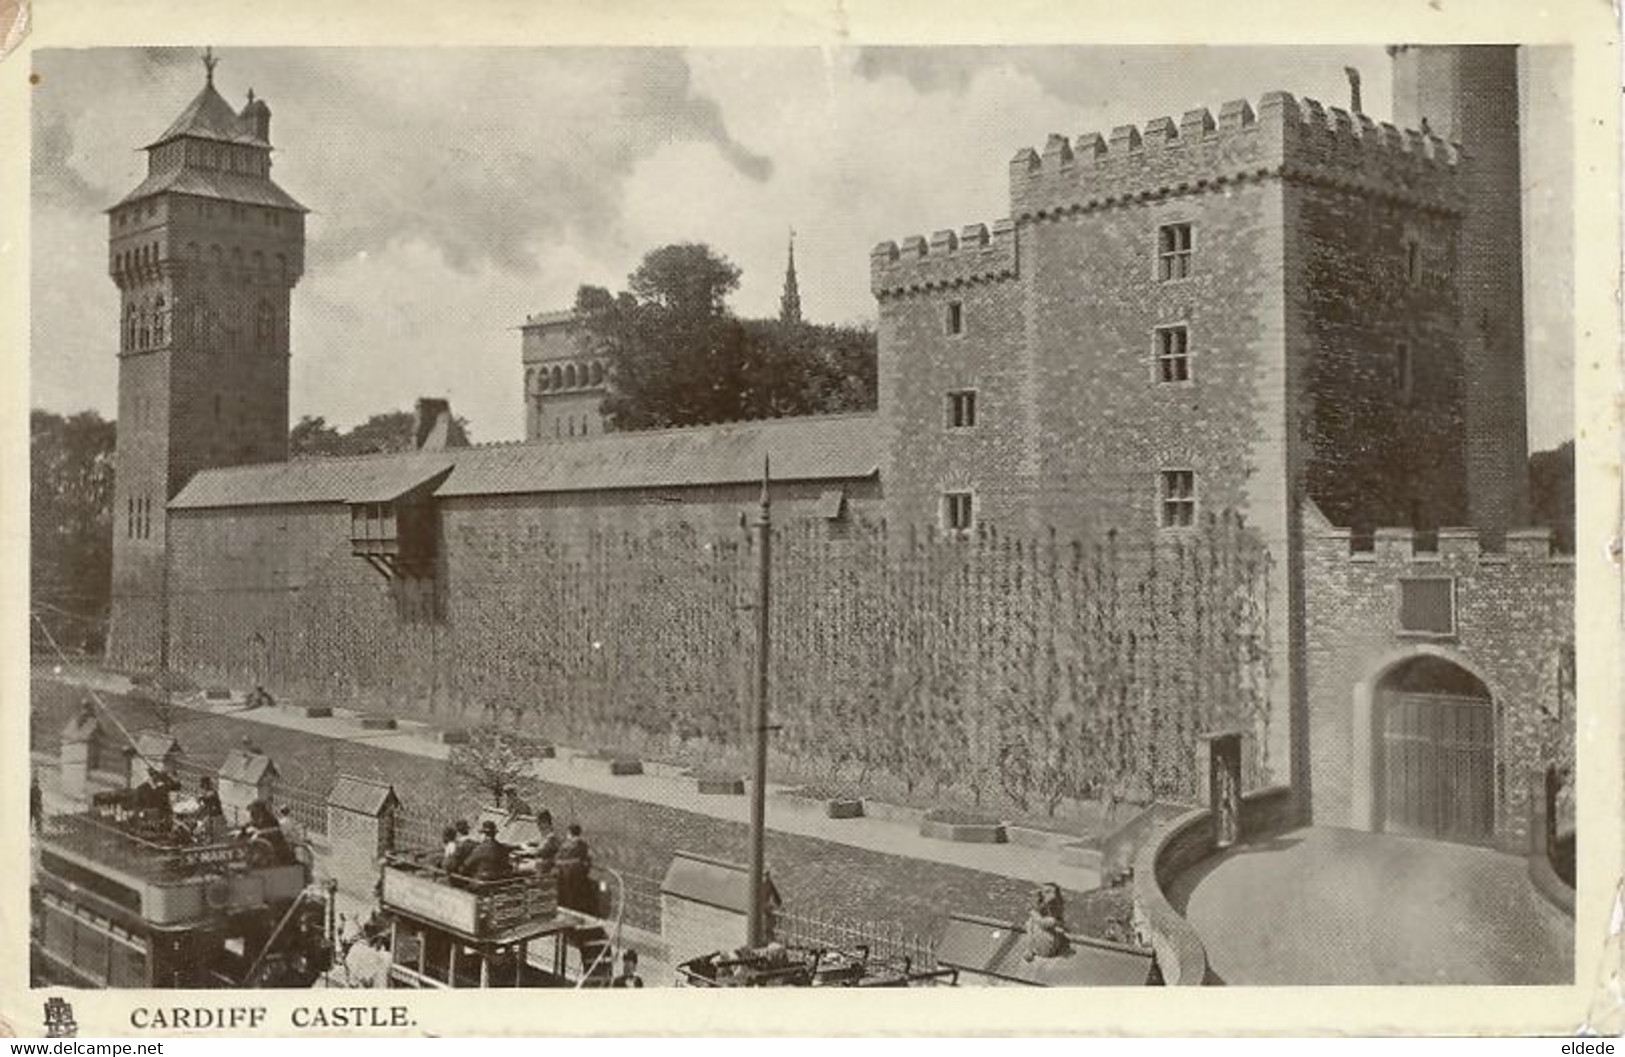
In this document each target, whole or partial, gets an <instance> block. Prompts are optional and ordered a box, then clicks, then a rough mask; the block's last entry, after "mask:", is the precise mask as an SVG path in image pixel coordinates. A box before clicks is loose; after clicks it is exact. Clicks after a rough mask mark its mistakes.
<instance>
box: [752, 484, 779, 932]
mask: <svg viewBox="0 0 1625 1057" xmlns="http://www.w3.org/2000/svg"><path fill="white" fill-rule="evenodd" d="M771 476H772V467H771V463H770V461H769V459H768V457H767V456H765V455H764V456H763V457H762V502H761V507H760V508H759V510H758V512H757V515H756V714H755V722H754V723H753V724H752V726H753V727H754V730H755V735H756V739H755V754H754V756H753V758H752V763H753V765H754V774H753V781H752V782H751V787H750V922H749V931H748V933H747V938H748V941H749V945H750V946H751V947H761V946H763V945H764V944H766V943H767V939H768V937H767V935H766V932H767V908H766V906H765V905H764V903H765V900H764V893H763V891H762V889H763V887H764V885H763V880H764V874H765V873H766V848H765V843H766V837H767V729H768V728H767V717H768V702H767V672H768V636H769V614H768V600H769V598H770V597H771V595H772V575H773V571H772V556H771V549H772V546H773V510H772V501H771V500H770V499H769V498H768V481H769V480H770V479H771Z"/></svg>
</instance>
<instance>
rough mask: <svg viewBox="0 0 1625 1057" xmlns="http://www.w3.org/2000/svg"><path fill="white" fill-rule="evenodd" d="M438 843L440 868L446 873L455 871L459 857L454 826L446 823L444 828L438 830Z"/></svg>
mask: <svg viewBox="0 0 1625 1057" xmlns="http://www.w3.org/2000/svg"><path fill="white" fill-rule="evenodd" d="M440 845H441V848H440V868H441V869H442V870H444V871H446V872H447V873H456V872H457V863H458V859H459V858H460V856H459V854H458V845H457V827H456V826H454V825H451V824H449V823H448V824H447V826H446V828H445V829H443V830H441V831H440Z"/></svg>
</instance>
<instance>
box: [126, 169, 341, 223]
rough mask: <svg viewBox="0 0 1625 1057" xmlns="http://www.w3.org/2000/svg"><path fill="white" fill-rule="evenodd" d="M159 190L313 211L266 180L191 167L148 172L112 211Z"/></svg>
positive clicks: (255, 204) (299, 210)
mask: <svg viewBox="0 0 1625 1057" xmlns="http://www.w3.org/2000/svg"><path fill="white" fill-rule="evenodd" d="M160 191H173V192H174V193H176V194H183V195H196V196H198V197H199V198H215V199H220V200H222V201H226V202H242V203H244V204H246V205H251V206H266V207H269V208H272V209H292V210H296V211H297V212H300V213H308V212H310V210H308V209H306V208H305V207H304V206H302V205H300V204H299V203H298V201H297V200H295V199H294V197H293V196H292V195H290V194H289V193H288V192H286V191H284V190H283V189H282V188H280V187H278V186H277V185H276V184H275V182H273V181H272V180H270V179H269V178H267V177H264V176H250V175H248V174H247V173H230V172H217V171H216V170H213V169H189V168H175V169H165V170H163V171H161V172H155V173H148V174H147V178H146V179H145V180H142V181H141V182H140V183H139V184H137V185H136V188H135V190H133V191H131V192H130V193H129V194H127V195H125V196H124V197H123V198H121V199H119V201H118V205H115V206H113V208H114V209H117V208H118V207H119V206H121V205H124V204H126V203H128V202H134V201H135V200H137V199H139V198H146V197H147V196H148V195H155V194H157V193H159V192H160Z"/></svg>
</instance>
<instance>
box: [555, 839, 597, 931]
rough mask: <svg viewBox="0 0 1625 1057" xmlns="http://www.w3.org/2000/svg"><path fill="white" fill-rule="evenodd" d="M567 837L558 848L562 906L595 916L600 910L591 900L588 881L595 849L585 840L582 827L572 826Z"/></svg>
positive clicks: (560, 900)
mask: <svg viewBox="0 0 1625 1057" xmlns="http://www.w3.org/2000/svg"><path fill="white" fill-rule="evenodd" d="M568 834H569V835H568V836H566V837H565V838H564V843H563V844H561V845H560V846H559V854H558V870H559V905H560V906H564V907H568V908H569V909H571V910H579V911H581V912H582V913H584V914H592V913H595V912H596V911H597V907H596V906H594V903H595V900H594V899H593V898H592V882H591V881H590V880H589V879H588V878H589V874H590V872H591V870H592V849H590V848H589V847H587V842H586V841H585V840H583V839H582V836H581V826H580V825H579V824H577V823H574V822H572V823H570V829H569V831H568Z"/></svg>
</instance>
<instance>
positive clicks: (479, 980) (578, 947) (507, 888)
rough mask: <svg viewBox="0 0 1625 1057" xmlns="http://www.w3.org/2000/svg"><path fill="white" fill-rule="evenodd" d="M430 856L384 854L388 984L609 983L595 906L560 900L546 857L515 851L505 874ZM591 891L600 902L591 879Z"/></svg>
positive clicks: (601, 927) (609, 968)
mask: <svg viewBox="0 0 1625 1057" xmlns="http://www.w3.org/2000/svg"><path fill="white" fill-rule="evenodd" d="M433 860H434V856H433V855H431V854H428V853H423V854H417V855H413V854H410V853H403V854H397V855H392V856H390V857H389V858H388V859H387V860H386V862H385V864H384V869H383V886H382V895H381V899H380V904H381V909H382V911H383V915H384V918H385V919H386V920H387V922H388V928H389V951H390V965H389V973H388V981H389V986H390V987H405V988H431V989H442V988H486V987H575V986H578V985H583V986H597V987H601V986H607V984H608V983H609V980H610V978H611V975H612V962H611V958H610V954H611V952H610V949H609V937H608V935H607V933H606V931H605V928H604V922H603V920H602V919H601V918H600V917H599V916H598V913H597V911H598V910H599V906H598V905H594V906H590V907H588V908H587V910H591V911H593V912H592V913H588V912H587V910H584V909H575V908H570V907H563V906H560V905H559V885H558V873H557V871H556V870H555V869H553V868H552V867H551V866H550V865H547V864H542V863H538V862H530V863H526V862H523V861H521V862H520V863H519V864H518V865H517V868H515V869H514V870H513V871H511V872H510V873H509V874H508V875H507V876H503V877H497V878H489V879H476V878H473V877H466V876H460V875H456V874H452V873H448V872H447V871H445V870H443V869H441V868H440V867H439V866H438V865H437V864H436V863H435V862H434V861H433ZM591 891H592V902H593V903H595V904H601V902H602V893H601V891H600V890H599V888H598V886H596V885H595V886H593V888H592V890H591ZM572 955H574V957H572ZM572 962H574V963H575V964H574V966H573V967H572Z"/></svg>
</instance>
